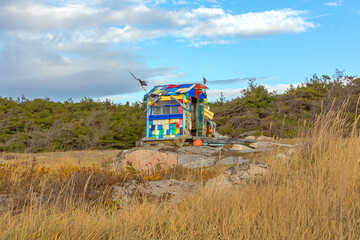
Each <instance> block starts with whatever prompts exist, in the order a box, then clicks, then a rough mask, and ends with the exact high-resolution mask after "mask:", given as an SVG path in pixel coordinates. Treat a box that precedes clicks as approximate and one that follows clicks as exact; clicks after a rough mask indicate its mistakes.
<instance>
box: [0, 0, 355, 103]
mask: <svg viewBox="0 0 360 240" xmlns="http://www.w3.org/2000/svg"><path fill="white" fill-rule="evenodd" d="M359 23H360V1H358V0H342V1H332V0H329V1H327V0H317V1H315V0H303V1H302V0H299V1H294V0H288V1H283V0H273V1H267V0H252V1H249V0H248V1H227V0H198V1H187V0H122V1H115V0H87V1H85V0H83V1H80V0H72V1H70V0H60V1H50V0H3V1H1V2H0V84H1V87H0V96H3V97H5V96H11V97H17V96H21V95H22V94H24V95H25V96H26V97H28V98H34V97H44V96H47V97H50V98H51V99H54V100H65V99H68V98H73V99H75V100H76V99H80V98H81V97H84V96H87V97H93V98H100V99H105V98H109V99H111V100H113V101H114V102H124V101H136V100H141V99H142V95H143V92H142V89H141V88H140V87H139V86H138V84H137V83H136V81H134V80H133V79H131V76H130V75H129V74H128V72H127V69H128V68H129V69H131V70H132V71H133V72H134V73H135V75H137V76H138V77H139V78H141V79H143V80H147V81H148V82H149V87H148V88H149V89H150V88H151V86H153V85H157V84H165V83H179V82H201V81H202V77H206V78H207V80H208V81H209V84H208V85H209V87H210V89H211V90H210V91H208V94H209V96H210V97H211V99H212V100H214V99H216V98H218V97H219V95H220V92H223V93H224V95H225V96H226V97H227V98H228V99H230V98H233V97H236V96H239V94H240V90H241V89H242V88H244V87H246V85H247V83H246V79H248V78H256V79H258V80H257V81H258V83H261V84H264V85H266V86H267V87H268V88H269V89H270V90H277V91H283V90H284V89H286V88H287V87H288V86H289V84H290V83H292V84H297V83H301V82H303V81H305V79H306V78H307V77H311V76H312V74H314V73H317V74H319V75H322V74H327V75H332V74H333V72H334V71H335V69H336V68H338V69H340V70H345V74H347V75H358V74H359V69H360V61H359V56H360V47H359V38H360V24H359ZM229 79H230V80H232V81H227V80H229Z"/></svg>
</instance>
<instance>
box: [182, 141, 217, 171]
mask: <svg viewBox="0 0 360 240" xmlns="http://www.w3.org/2000/svg"><path fill="white" fill-rule="evenodd" d="M220 151H221V148H219V147H206V146H203V147H193V146H191V147H181V148H179V149H177V150H176V153H177V156H178V164H179V165H182V166H183V167H185V168H201V167H209V166H212V165H215V164H216V160H217V159H218V158H219V155H220Z"/></svg>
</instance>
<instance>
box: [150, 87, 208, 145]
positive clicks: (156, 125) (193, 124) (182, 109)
mask: <svg viewBox="0 0 360 240" xmlns="http://www.w3.org/2000/svg"><path fill="white" fill-rule="evenodd" d="M206 89H208V87H206V86H205V85H203V84H180V85H161V86H156V87H154V88H153V89H151V90H150V92H149V93H148V94H146V95H145V99H146V103H147V110H146V116H147V126H146V138H145V139H149V140H150V139H152V140H155V139H158V140H171V139H174V138H175V137H179V136H182V135H185V136H188V137H189V138H191V137H208V136H209V134H211V132H213V131H212V130H211V129H212V128H214V127H215V123H214V122H212V119H213V115H214V114H213V113H212V112H211V111H210V108H209V106H208V104H207V95H206Z"/></svg>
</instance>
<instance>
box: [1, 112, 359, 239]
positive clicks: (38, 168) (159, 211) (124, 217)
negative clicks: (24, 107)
mask: <svg viewBox="0 0 360 240" xmlns="http://www.w3.org/2000/svg"><path fill="white" fill-rule="evenodd" d="M356 124H357V122H356V123H355V125H356ZM355 125H354V126H355ZM350 128H351V126H350ZM348 129H349V126H348V125H347V121H346V118H345V117H343V116H342V115H341V114H340V113H333V112H330V113H327V114H323V115H321V116H319V118H318V119H317V121H316V123H315V126H314V129H313V130H311V131H310V132H307V133H303V134H300V135H301V141H302V142H303V144H302V145H301V147H299V148H298V149H297V151H296V152H295V154H294V155H293V157H292V158H288V159H285V160H279V159H276V157H275V156H276V154H277V153H276V152H274V153H272V154H267V155H263V156H259V158H258V159H257V161H262V162H266V163H268V164H270V165H271V166H272V171H271V173H270V174H268V175H266V176H265V177H264V178H262V179H258V180H256V181H253V182H251V183H250V184H249V185H247V186H244V187H242V188H241V189H230V190H226V191H203V190H200V191H199V192H196V193H194V194H192V195H189V196H186V197H184V198H183V199H182V200H181V201H180V202H172V201H165V200H164V201H160V202H159V201H151V200H148V199H142V201H139V203H138V204H132V205H124V206H122V205H119V204H117V203H116V202H112V201H111V199H110V198H109V196H110V194H111V193H110V192H111V191H110V190H111V186H112V185H114V184H118V183H121V182H125V181H127V180H129V179H136V180H138V181H140V180H143V178H144V176H146V174H141V173H140V174H139V173H134V172H131V171H123V172H119V173H117V172H113V171H112V170H109V169H108V168H107V166H108V162H109V161H110V160H111V159H112V157H113V156H114V155H115V154H116V152H97V154H98V155H96V154H95V153H96V151H94V152H93V151H86V152H70V153H66V154H60V155H58V158H55V157H53V158H52V157H51V156H55V155H56V153H52V154H41V156H42V157H40V155H37V156H33V155H14V156H15V158H12V157H11V156H10V155H9V156H8V157H7V160H3V161H2V163H1V164H2V165H1V166H0V206H1V207H0V215H1V216H2V217H1V218H0V239H359V238H360V172H359V164H360V161H359V160H360V157H359V156H360V138H359V137H358V133H357V132H356V131H355V128H354V129H353V131H352V132H350V133H349V131H348ZM67 154H68V155H67ZM65 155H67V156H65ZM44 156H45V157H44ZM34 157H35V159H36V161H34V160H33V159H34ZM41 159H43V160H41ZM222 170H223V169H221V168H220V169H217V168H212V169H202V170H184V169H181V168H177V169H171V170H168V171H163V170H159V172H158V173H156V174H157V175H156V176H157V178H158V179H166V178H177V179H188V180H189V181H203V182H206V180H207V179H208V178H210V177H212V176H215V175H217V174H219V172H221V171H222ZM147 179H148V178H147Z"/></svg>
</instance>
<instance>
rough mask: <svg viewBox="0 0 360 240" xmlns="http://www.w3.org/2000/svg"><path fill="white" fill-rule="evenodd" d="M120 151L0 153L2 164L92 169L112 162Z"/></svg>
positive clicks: (0, 162)
mask: <svg viewBox="0 0 360 240" xmlns="http://www.w3.org/2000/svg"><path fill="white" fill-rule="evenodd" d="M118 152H119V151H117V150H87V151H70V152H52V153H0V164H12V163H32V162H33V160H34V159H35V160H36V163H37V165H39V166H43V167H60V166H64V165H73V166H75V165H77V166H82V167H91V166H93V165H94V164H97V165H102V164H103V163H106V162H109V161H111V160H112V159H113V158H114V157H115V156H116V154H117V153H118Z"/></svg>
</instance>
